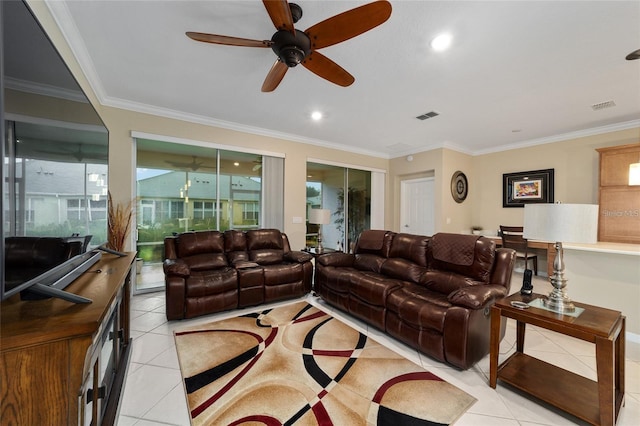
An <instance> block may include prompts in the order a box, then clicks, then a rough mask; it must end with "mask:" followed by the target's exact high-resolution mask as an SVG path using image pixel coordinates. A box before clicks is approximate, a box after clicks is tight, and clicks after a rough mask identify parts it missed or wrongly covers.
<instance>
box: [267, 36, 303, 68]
mask: <svg viewBox="0 0 640 426" xmlns="http://www.w3.org/2000/svg"><path fill="white" fill-rule="evenodd" d="M295 32H296V33H295V35H294V34H293V33H291V32H290V31H286V30H280V31H278V32H276V33H275V34H274V35H273V37H271V41H272V42H273V45H271V49H273V51H274V53H275V54H276V55H278V57H279V58H280V60H281V61H282V62H284V63H285V64H287V66H288V67H295V66H296V65H298V64H299V63H300V62H302V61H303V60H304V59H305V58H306V57H307V56H309V53H311V40H309V37H308V36H307V35H306V34H305V33H304V32H302V31H300V30H295Z"/></svg>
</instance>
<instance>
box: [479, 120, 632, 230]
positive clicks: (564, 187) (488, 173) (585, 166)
mask: <svg viewBox="0 0 640 426" xmlns="http://www.w3.org/2000/svg"><path fill="white" fill-rule="evenodd" d="M638 141H640V128H635V129H628V130H621V131H617V132H610V133H604V134H600V135H595V136H588V137H582V138H577V139H570V140H566V141H562V142H555V143H548V144H544V145H537V146H532V147H528V148H520V149H513V150H510V151H502V152H497V153H493V154H486V155H479V156H476V157H474V158H473V176H474V178H473V180H470V182H469V186H470V187H471V188H474V190H472V191H470V198H471V199H470V200H469V201H470V202H471V204H472V205H473V210H472V217H471V220H472V221H473V223H474V224H477V225H480V226H482V227H483V228H484V229H485V230H492V231H494V232H495V230H496V229H497V228H498V226H499V225H501V224H502V225H522V221H523V215H524V209H522V208H503V207H502V174H503V173H513V172H522V171H529V170H540V169H554V175H555V200H556V201H561V202H563V203H585V204H597V203H598V174H599V171H598V152H596V148H601V147H605V146H616V145H625V144H630V143H637V142H638Z"/></svg>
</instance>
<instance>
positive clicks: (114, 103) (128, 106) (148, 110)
mask: <svg viewBox="0 0 640 426" xmlns="http://www.w3.org/2000/svg"><path fill="white" fill-rule="evenodd" d="M103 105H104V106H107V107H112V108H118V109H123V110H127V111H134V112H139V113H142V114H150V115H155V116H159V117H164V118H169V119H174V120H180V121H185V122H189V123H195V124H202V125H205V126H212V127H219V128H222V129H227V130H233V131H237V132H243V133H249V134H252V135H257V136H265V137H270V138H276V139H284V140H287V141H292V142H298V143H304V144H307V145H314V146H320V147H324V148H329V149H334V150H339V151H345V152H351V153H354V154H363V155H368V156H371V157H378V158H385V159H388V158H389V157H388V155H385V154H384V153H380V152H378V151H371V150H365V149H359V148H352V149H350V148H349V147H348V146H345V145H341V144H338V143H332V142H327V141H323V140H319V139H312V138H307V137H304V136H300V135H295V134H291V133H284V132H278V131H276V130H271V129H264V128H262V127H255V126H248V125H244V124H239V123H234V122H231V121H224V120H218V119H216V118H211V117H205V116H201V115H197V114H189V113H185V112H182V111H176V110H172V109H168V108H161V107H156V106H153V105H148V104H144V103H140V102H132V101H128V100H124V99H118V98H111V97H108V98H106V99H105V100H104V102H103Z"/></svg>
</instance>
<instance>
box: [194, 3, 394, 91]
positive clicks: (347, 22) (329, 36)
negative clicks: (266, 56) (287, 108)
mask: <svg viewBox="0 0 640 426" xmlns="http://www.w3.org/2000/svg"><path fill="white" fill-rule="evenodd" d="M262 3H264V6H265V8H266V9H267V13H268V14H269V17H270V18H271V21H272V22H273V24H274V25H275V27H276V29H277V31H276V32H275V33H274V34H273V36H272V37H271V40H251V39H246V38H238V37H230V36H223V35H216V34H207V33H198V32H191V31H189V32H187V33H186V34H187V36H188V37H190V38H191V39H193V40H196V41H202V42H206V43H213V44H224V45H228V46H245V47H270V48H271V49H272V50H273V51H274V52H275V54H276V55H277V56H278V59H277V60H276V62H275V63H274V64H273V66H272V67H271V70H270V71H269V73H268V74H267V78H266V79H265V80H264V83H263V84H262V91H263V92H271V91H273V90H275V88H276V87H278V85H279V84H280V82H281V81H282V79H283V78H284V75H285V74H286V72H287V70H288V69H289V68H293V67H295V66H296V65H298V64H302V66H304V67H305V68H306V69H308V70H309V71H311V72H313V73H314V74H316V75H318V76H320V77H322V78H324V79H325V80H328V81H330V82H332V83H335V84H337V85H339V86H343V87H346V86H349V85H351V84H352V83H353V82H354V81H355V78H354V77H353V76H352V75H351V74H349V73H348V72H347V71H345V70H344V69H343V68H342V67H341V66H340V65H338V64H336V63H335V62H333V61H332V60H331V59H329V58H327V57H326V56H324V55H323V54H321V53H319V52H318V51H317V49H322V48H323V47H328V46H332V45H334V44H338V43H341V42H343V41H345V40H348V39H350V38H353V37H356V36H358V35H360V34H362V33H364V32H366V31H369V30H370V29H372V28H375V27H377V26H378V25H380V24H382V23H384V22H385V21H386V20H387V19H389V17H390V16H391V3H389V2H388V1H386V0H380V1H375V2H373V3H368V4H365V5H363V6H359V7H356V8H354V9H351V10H348V11H346V12H343V13H340V14H338V15H335V16H333V17H331V18H328V19H326V20H324V21H322V22H319V23H317V24H316V25H313V26H312V27H310V28H308V29H307V30H306V31H300V30H297V29H295V28H294V26H293V24H295V23H297V22H298V20H299V19H300V18H301V17H302V8H301V7H300V6H299V5H297V4H295V3H289V2H288V1H287V0H263V1H262Z"/></svg>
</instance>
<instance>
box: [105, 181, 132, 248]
mask: <svg viewBox="0 0 640 426" xmlns="http://www.w3.org/2000/svg"><path fill="white" fill-rule="evenodd" d="M108 199H109V201H108V203H109V204H108V206H107V208H108V210H107V217H108V222H107V228H108V232H107V243H108V244H107V245H108V247H109V248H110V249H112V250H116V251H120V252H121V251H124V248H125V245H126V243H127V238H128V237H129V231H130V230H131V218H132V217H133V206H132V202H131V201H129V203H127V204H126V205H125V204H120V203H118V204H114V203H113V198H111V192H109V193H108Z"/></svg>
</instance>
